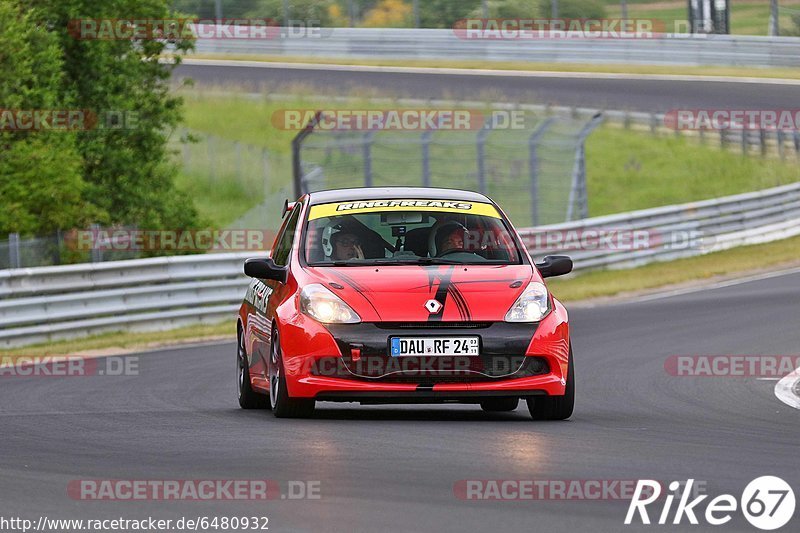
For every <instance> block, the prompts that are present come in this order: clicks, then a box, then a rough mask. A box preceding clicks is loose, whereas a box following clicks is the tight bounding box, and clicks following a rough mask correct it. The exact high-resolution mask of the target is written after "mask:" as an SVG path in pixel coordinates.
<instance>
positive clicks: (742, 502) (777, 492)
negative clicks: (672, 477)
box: [625, 476, 795, 531]
mask: <svg viewBox="0 0 800 533" xmlns="http://www.w3.org/2000/svg"><path fill="white" fill-rule="evenodd" d="M693 484H694V479H689V480H687V481H686V483H685V484H682V483H679V482H678V481H673V482H672V483H670V484H669V490H670V492H671V494H667V495H666V497H665V498H663V507H662V508H661V512H660V513H659V514H658V517H657V521H656V523H657V524H660V525H665V524H668V523H671V524H673V525H678V524H680V523H681V521H682V520H683V519H684V517H685V518H686V520H688V522H689V523H690V524H694V525H697V524H699V521H698V515H699V516H700V517H702V518H704V519H705V521H706V523H708V524H710V525H712V526H721V525H723V524H727V523H728V522H730V520H731V519H732V518H733V513H735V512H736V511H737V508H738V509H741V512H742V514H744V517H745V518H746V519H747V521H748V522H750V524H752V525H753V526H755V527H757V528H758V529H761V530H764V531H772V530H775V529H778V528H780V527H783V526H784V525H786V524H787V523H788V522H789V520H791V519H792V516H793V515H794V508H795V497H794V491H793V490H792V487H791V486H789V484H788V483H786V481H784V480H783V479H781V478H779V477H775V476H762V477H759V478H756V479H754V480H753V481H751V482H750V483H749V484H748V485H747V487H745V489H744V491H743V492H742V497H741V498H740V499H739V500H738V501H737V499H736V498H735V497H734V496H733V495H731V494H721V495H719V496H717V497H715V498H713V499H711V500H710V501H708V502H707V503H706V506H705V512H702V513H701V511H700V508H701V505H700V504H701V503H703V501H704V500H705V499H706V498H708V495H706V494H703V495H699V496H695V497H694V498H693V499H692V500H689V498H690V496H691V495H692V485H693ZM681 487H683V491H682V492H681V493H680V494H678V493H677V491H678V490H679V489H680V488H681ZM676 497H677V499H678V504H677V506H676V507H675V510H674V514H672V513H673V511H672V505H673V503H674V500H675V499H676ZM660 498H661V484H660V483H659V482H658V481H654V480H649V479H640V480H639V481H638V483H637V484H636V490H635V491H634V494H633V499H632V500H631V504H630V506H629V507H628V514H627V515H626V516H625V524H626V525H630V524H632V523H633V522H634V520H635V519H636V518H637V515H638V520H641V523H642V524H647V525H649V524H651V518H650V515H649V514H648V508H647V507H648V505H651V504H653V503H655V502H656V501H657V500H659V499H660ZM653 507H656V506H653ZM657 510H658V509H653V508H651V509H650V511H657ZM671 514H672V520H671V521H670V515H671ZM653 519H654V520H655V519H656V517H655V516H653Z"/></svg>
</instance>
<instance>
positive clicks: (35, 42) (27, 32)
mask: <svg viewBox="0 0 800 533" xmlns="http://www.w3.org/2000/svg"><path fill="white" fill-rule="evenodd" d="M62 67H63V63H62V59H61V50H60V48H59V44H58V39H57V38H56V36H55V35H54V34H52V33H50V32H48V31H47V30H46V29H45V28H44V27H42V26H37V25H36V24H34V22H33V21H32V19H31V17H30V14H29V13H26V12H25V11H24V10H23V9H22V8H21V6H20V5H19V4H15V3H11V2H3V3H0V110H2V111H4V113H2V114H0V199H2V200H1V202H2V203H0V236H5V234H7V233H12V232H16V233H22V234H37V233H38V234H42V233H49V232H52V231H54V230H56V229H58V228H61V227H73V226H77V225H81V224H83V223H85V222H87V221H88V220H89V219H90V217H91V215H92V214H98V213H97V211H95V210H93V209H88V210H87V209H86V208H85V207H84V206H83V205H82V203H81V195H82V194H83V192H84V190H85V184H84V181H83V179H82V178H81V158H80V156H79V154H78V150H77V148H76V135H75V134H74V133H72V132H67V131H52V132H35V131H14V127H15V126H16V125H17V124H18V122H17V121H18V119H19V117H20V115H19V113H18V112H19V111H23V110H25V111H32V110H40V111H44V110H55V109H60V108H62V107H63V98H62V95H61V92H60V87H61V84H62V82H63V73H62Z"/></svg>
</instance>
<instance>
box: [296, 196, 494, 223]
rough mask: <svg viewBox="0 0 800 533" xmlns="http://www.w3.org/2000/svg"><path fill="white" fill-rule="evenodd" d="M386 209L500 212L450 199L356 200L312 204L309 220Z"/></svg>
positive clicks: (474, 213)
mask: <svg viewBox="0 0 800 533" xmlns="http://www.w3.org/2000/svg"><path fill="white" fill-rule="evenodd" d="M386 211H438V212H445V213H462V214H465V215H482V216H487V217H493V218H500V213H498V212H497V209H495V207H494V206H493V205H492V204H485V203H480V202H463V201H450V200H362V201H358V202H338V203H334V204H320V205H312V206H311V211H310V212H309V214H308V219H309V220H315V219H318V218H324V217H335V216H340V215H356V214H359V213H384V212H386Z"/></svg>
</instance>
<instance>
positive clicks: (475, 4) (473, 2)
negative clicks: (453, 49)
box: [419, 0, 481, 28]
mask: <svg viewBox="0 0 800 533" xmlns="http://www.w3.org/2000/svg"><path fill="white" fill-rule="evenodd" d="M419 5H420V8H419V16H420V24H421V25H422V27H423V28H452V27H453V26H454V25H455V23H456V22H457V21H459V20H461V19H465V18H469V17H470V13H472V12H473V10H474V9H475V8H479V7H480V5H481V0H427V1H425V2H420V3H419Z"/></svg>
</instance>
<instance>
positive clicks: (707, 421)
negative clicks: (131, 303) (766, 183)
mask: <svg viewBox="0 0 800 533" xmlns="http://www.w3.org/2000/svg"><path fill="white" fill-rule="evenodd" d="M798 302H800V274H797V273H795V274H790V275H784V276H779V277H773V278H771V279H764V280H756V281H750V282H747V283H742V284H738V285H732V286H727V287H721V288H714V289H711V290H702V291H699V292H692V293H688V294H682V295H677V296H671V297H664V298H658V299H650V300H648V301H638V302H636V301H634V302H618V303H615V304H613V305H604V306H599V307H577V308H574V309H572V311H571V322H572V330H573V343H574V348H575V354H576V368H577V380H578V381H577V392H578V401H577V406H576V412H575V415H574V416H573V417H572V419H571V420H569V421H566V422H533V421H531V420H530V419H529V417H528V413H527V411H526V410H525V409H524V408H523V407H522V406H521V407H520V408H519V409H517V411H515V412H513V413H508V414H495V415H493V414H487V413H483V412H482V411H480V410H479V409H477V408H475V407H472V406H438V407H437V406H433V407H431V406H397V407H395V406H388V407H387V406H369V407H361V406H358V405H355V404H353V405H351V404H320V405H319V409H318V413H317V415H316V418H314V419H311V420H285V419H282V420H279V419H275V418H273V417H272V415H271V414H270V413H269V412H264V411H242V410H240V409H239V408H238V406H237V404H236V397H235V384H234V365H235V363H234V361H235V359H234V343H228V344H224V345H216V346H203V347H187V348H181V349H167V350H162V351H157V352H151V353H146V354H141V355H140V356H139V362H138V364H139V375H131V376H126V377H111V376H94V377H80V378H75V377H64V378H53V377H50V378H45V377H27V378H22V377H7V378H0V424H2V426H1V427H2V430H1V431H0V516H4V517H10V516H18V517H19V516H21V517H28V518H30V519H33V520H36V519H37V517H39V516H41V515H44V516H47V517H49V518H84V519H86V518H115V517H120V516H121V517H127V518H138V519H141V518H146V517H148V516H153V517H156V518H163V519H167V518H171V519H178V518H180V517H182V516H187V517H197V516H215V515H216V516H234V515H236V516H252V515H266V516H268V517H269V519H270V523H269V526H270V531H292V532H294V531H453V532H464V531H592V532H595V531H609V532H619V531H627V530H631V531H635V530H647V531H687V530H691V531H705V530H710V529H715V530H716V531H721V530H724V531H730V530H735V531H751V532H752V531H757V530H756V529H755V528H753V527H752V526H750V525H749V524H748V523H747V522H746V521H745V520H744V519H743V518H742V515H741V514H740V513H736V514H735V515H734V519H733V521H732V522H731V523H729V524H727V525H726V526H723V527H717V528H711V527H708V526H702V525H701V526H693V527H690V526H689V525H688V524H687V523H686V522H685V519H684V523H683V525H682V526H672V525H665V526H650V527H649V528H646V527H644V526H639V527H633V526H631V527H625V526H623V519H624V516H625V512H626V510H627V502H621V501H572V502H565V501H548V502H542V501H538V502H537V501H464V500H460V499H458V498H456V497H455V496H454V491H453V487H454V483H455V482H457V481H458V480H464V479H538V480H581V479H582V480H587V479H597V480H603V479H620V480H635V479H639V478H653V479H658V480H664V481H670V480H685V479H686V478H694V479H697V480H703V481H705V482H706V490H707V492H708V493H709V494H711V495H712V496H715V495H718V494H721V493H730V494H733V495H734V496H735V497H737V498H738V497H740V495H741V492H742V490H743V489H744V487H745V486H746V484H747V483H748V482H749V481H750V480H752V479H754V478H756V477H759V476H762V475H768V474H772V475H778V476H780V477H782V478H784V479H785V480H786V481H787V482H788V483H789V484H790V485H792V486H793V487H794V490H795V492H798V489H800V461H798V458H797V452H798V449H800V448H798V446H799V442H800V410H796V409H792V408H791V407H789V406H787V405H785V404H783V403H781V402H779V401H778V399H777V398H776V397H775V396H774V394H773V388H774V385H775V382H774V381H765V380H757V379H753V378H724V377H716V378H708V377H705V378H704V377H695V378H686V377H673V376H671V375H669V374H668V373H667V372H665V370H664V361H665V359H666V358H667V357H668V356H669V355H671V354H797V353H798V346H800V330H798V327H797V317H798ZM87 478H89V479H140V480H141V479H272V480H277V481H279V482H280V484H281V487H282V490H284V491H285V490H286V486H287V482H288V481H289V480H316V481H319V482H320V493H321V499H319V500H302V501H290V500H281V499H276V500H274V501H267V502H230V501H212V502H186V501H182V502H163V501H160V502H159V501H127V502H104V501H76V500H73V499H71V498H69V497H68V495H67V490H66V488H67V484H68V482H69V481H70V480H74V479H87ZM706 501H708V500H706ZM704 508H705V504H702V505H701V510H702V509H704ZM659 512H660V507H659V508H658V509H656V510H654V511H653V513H652V514H656V515H657V514H658V513H659ZM799 515H800V513H798V512H796V513H795V518H794V522H792V523H790V525H788V526H786V527H785V528H784V529H783V530H785V531H789V530H794V531H796V530H797V529H796V525H797V520H798V516H799Z"/></svg>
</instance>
